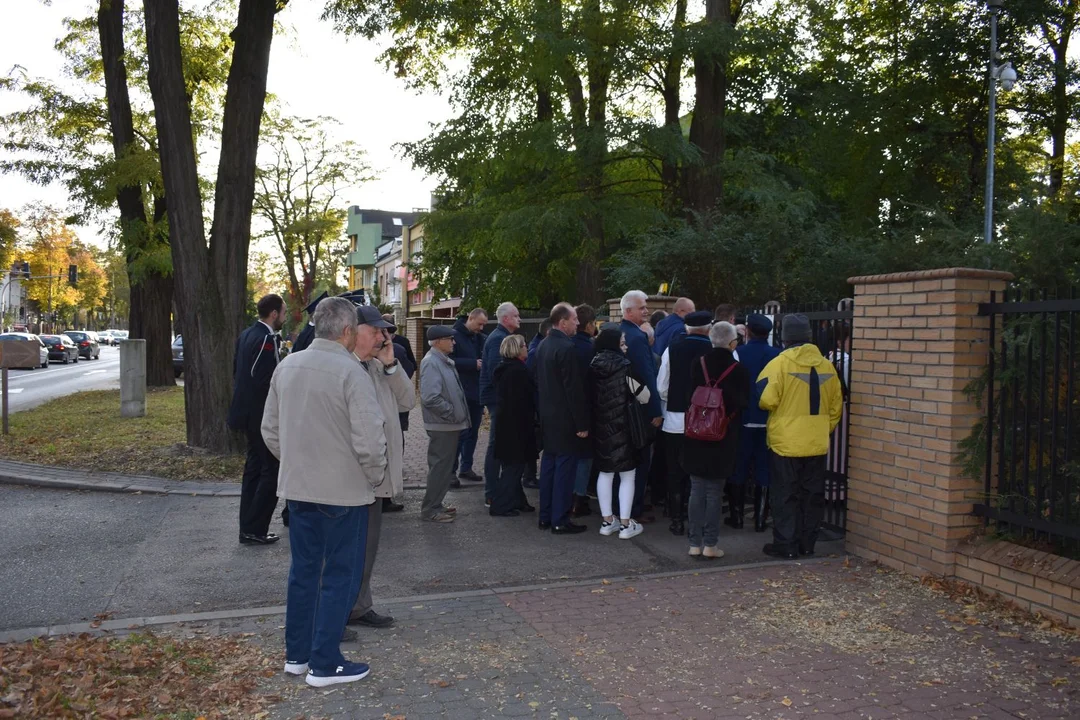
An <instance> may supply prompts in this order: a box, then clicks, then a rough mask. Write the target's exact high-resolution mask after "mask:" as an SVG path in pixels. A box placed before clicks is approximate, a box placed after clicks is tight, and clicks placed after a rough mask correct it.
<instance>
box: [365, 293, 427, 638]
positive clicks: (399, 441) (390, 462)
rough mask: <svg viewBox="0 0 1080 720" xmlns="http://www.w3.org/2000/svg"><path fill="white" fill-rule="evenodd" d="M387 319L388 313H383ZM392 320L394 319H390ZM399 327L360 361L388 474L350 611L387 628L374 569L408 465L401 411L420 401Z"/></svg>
mask: <svg viewBox="0 0 1080 720" xmlns="http://www.w3.org/2000/svg"><path fill="white" fill-rule="evenodd" d="M356 312H357V315H358V316H359V317H360V319H361V320H364V321H365V322H369V321H370V322H374V321H375V319H376V318H378V317H380V316H379V312H378V310H376V309H375V308H374V307H372V306H371V305H360V306H358V307H357V308H356ZM381 318H382V319H383V320H386V316H385V315H383V316H381ZM387 322H388V323H389V322H390V321H389V320H387ZM396 330H397V328H396V327H392V328H387V329H385V330H383V331H382V333H383V339H382V340H381V341H380V342H379V343H378V344H377V345H376V346H374V347H373V348H372V353H373V355H372V356H368V357H365V356H363V355H357V357H358V358H360V364H361V365H363V366H364V369H365V370H367V373H368V375H369V376H370V377H371V381H372V383H373V384H374V385H375V394H376V395H377V396H378V398H379V408H380V409H381V410H382V414H383V430H384V431H385V432H386V475H385V478H384V480H383V483H382V485H380V486H379V487H377V488H375V497H376V498H377V499H376V501H375V502H374V503H373V504H372V505H371V509H370V510H368V531H367V551H366V553H365V554H364V573H363V575H364V578H363V581H362V582H361V583H360V596H359V597H358V598H357V599H356V605H354V606H353V609H352V612H351V613H350V614H349V624H350V625H353V624H355V625H364V626H367V627H373V628H386V627H390V626H391V625H393V624H394V618H392V617H390V616H389V615H380V614H379V613H377V612H375V608H374V602H373V600H372V597H371V571H372V568H374V567H375V554H376V553H377V552H378V551H379V536H380V535H381V533H382V516H383V507H384V505H383V503H384V502H385V501H386V500H388V499H392V498H393V497H394V496H395V495H399V494H401V492H402V490H403V489H404V488H403V487H402V484H403V483H402V467H403V465H404V454H405V453H404V450H405V447H404V445H405V439H404V436H403V435H402V434H401V420H400V413H406V414H407V413H408V412H409V411H410V410H412V409H413V406H414V405H416V391H415V390H414V389H413V384H412V381H411V380H409V376H408V375H407V374H406V373H405V369H404V368H402V367H401V363H400V362H399V361H398V360H397V359H396V358H395V355H394V343H393V341H392V340H391V336H392V335H393V333H394V332H396Z"/></svg>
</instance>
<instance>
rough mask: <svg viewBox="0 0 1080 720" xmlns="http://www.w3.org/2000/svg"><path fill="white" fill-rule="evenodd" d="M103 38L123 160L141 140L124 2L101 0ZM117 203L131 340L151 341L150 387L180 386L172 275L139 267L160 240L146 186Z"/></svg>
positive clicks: (123, 193)
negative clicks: (150, 219) (127, 59)
mask: <svg viewBox="0 0 1080 720" xmlns="http://www.w3.org/2000/svg"><path fill="white" fill-rule="evenodd" d="M98 35H99V37H100V39H101V59H102V63H103V66H104V74H105V99H106V103H107V105H108V109H109V125H110V129H111V130H112V137H113V154H114V155H115V156H116V159H117V160H120V159H121V158H122V157H123V156H124V155H125V154H126V153H128V152H129V151H130V150H131V147H132V145H133V143H135V142H136V140H135V129H134V123H133V121H132V115H131V99H130V97H129V95H128V83H127V67H126V65H125V64H124V0H101V3H100V5H99V6H98ZM116 204H117V207H118V208H119V210H120V226H121V236H122V237H123V242H124V249H125V257H126V260H127V273H128V281H129V284H130V286H131V302H130V303H129V310H128V328H129V333H130V335H129V337H131V338H142V339H145V340H146V384H147V385H149V386H151V387H168V386H172V385H175V384H176V380H175V376H174V373H173V369H172V349H171V343H172V339H171V337H170V307H171V305H172V277H170V276H169V275H168V274H166V273H161V272H158V271H149V272H146V271H139V270H138V269H137V268H136V262H137V261H138V259H139V256H140V254H141V252H140V251H141V250H143V249H145V248H146V247H147V246H148V245H150V244H151V243H154V242H159V241H160V239H158V238H152V237H150V228H149V226H148V225H147V222H146V204H145V195H144V193H143V188H142V187H141V186H140V185H128V186H123V187H119V188H117V191H116ZM163 214H164V209H162V215H163ZM155 219H156V220H159V219H160V218H155Z"/></svg>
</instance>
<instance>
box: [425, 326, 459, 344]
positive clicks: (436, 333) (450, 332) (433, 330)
mask: <svg viewBox="0 0 1080 720" xmlns="http://www.w3.org/2000/svg"><path fill="white" fill-rule="evenodd" d="M448 337H454V329H453V328H451V327H450V326H449V325H432V326H431V327H429V328H428V329H427V339H428V342H431V341H432V340H441V339H443V338H448Z"/></svg>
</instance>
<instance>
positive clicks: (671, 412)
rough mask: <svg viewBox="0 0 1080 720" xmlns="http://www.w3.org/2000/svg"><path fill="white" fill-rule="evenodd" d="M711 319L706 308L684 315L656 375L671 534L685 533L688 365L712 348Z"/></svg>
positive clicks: (688, 406) (688, 404) (689, 386)
mask: <svg viewBox="0 0 1080 720" xmlns="http://www.w3.org/2000/svg"><path fill="white" fill-rule="evenodd" d="M712 320H713V317H712V313H710V312H709V311H708V310H699V311H697V312H691V313H687V315H686V317H684V318H683V322H684V323H685V325H686V336H685V337H683V338H681V339H679V338H676V339H675V341H674V342H673V343H672V344H671V345H670V346H669V347H668V348H667V350H665V351H664V355H663V357H662V358H661V360H660V374H659V376H657V378H656V387H657V390H658V391H659V392H660V400H661V402H662V404H663V406H664V424H663V426H662V427H661V433H660V441H661V442H663V443H664V456H665V457H666V458H667V468H668V476H667V513H668V517H669V518H671V525H670V526H669V530H671V533H672V534H673V535H684V534H685V533H686V511H685V509H684V508H685V507H686V500H687V489H688V486H689V484H690V475H689V474H687V473H686V472H685V471H684V470H683V468H682V463H681V462H680V460H679V458H680V457H681V456H682V441H683V433H684V431H685V429H686V423H685V419H686V411H687V410H689V409H690V396H691V395H692V394H693V387H692V385H691V383H690V368H691V367H692V366H693V365H694V363H697V362H699V361H700V358H702V357H704V356H705V355H706V354H707V353H708V352H709V351H711V350H712V343H711V342H710V341H709V328H711V327H712Z"/></svg>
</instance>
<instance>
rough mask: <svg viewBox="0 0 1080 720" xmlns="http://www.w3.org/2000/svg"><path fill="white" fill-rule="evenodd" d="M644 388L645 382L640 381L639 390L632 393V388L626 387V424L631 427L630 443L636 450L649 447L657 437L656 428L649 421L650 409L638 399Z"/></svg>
mask: <svg viewBox="0 0 1080 720" xmlns="http://www.w3.org/2000/svg"><path fill="white" fill-rule="evenodd" d="M624 387H626V386H624ZM644 388H645V383H640V387H639V388H638V391H637V392H636V393H632V392H630V388H629V387H626V424H627V426H628V427H629V429H630V444H632V445H633V446H634V449H635V450H642V449H644V448H646V447H648V446H649V445H651V444H652V442H653V440H655V439H656V428H655V427H654V426H653V424H652V423H651V422H649V418H648V415H647V414H646V413H647V412H648V410H647V409H646V406H645V405H642V404H641V403H639V402H638V399H637V396H638V395H639V394H640V393H641V391H642V390H643V389H644Z"/></svg>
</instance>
